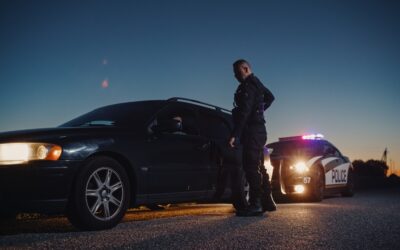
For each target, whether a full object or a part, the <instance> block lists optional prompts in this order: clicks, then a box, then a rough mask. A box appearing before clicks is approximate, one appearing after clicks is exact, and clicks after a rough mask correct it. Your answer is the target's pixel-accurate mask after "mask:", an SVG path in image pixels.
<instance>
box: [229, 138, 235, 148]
mask: <svg viewBox="0 0 400 250" xmlns="http://www.w3.org/2000/svg"><path fill="white" fill-rule="evenodd" d="M229 145H231V147H232V148H234V147H235V137H231V139H230V140H229Z"/></svg>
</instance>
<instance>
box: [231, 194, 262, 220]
mask: <svg viewBox="0 0 400 250" xmlns="http://www.w3.org/2000/svg"><path fill="white" fill-rule="evenodd" d="M251 193H253V195H251ZM250 196H251V197H250V206H248V207H247V208H246V209H245V210H241V211H237V212H236V215H237V216H243V217H250V216H261V215H263V214H264V211H263V207H262V205H261V198H260V196H259V195H254V192H251V191H250Z"/></svg>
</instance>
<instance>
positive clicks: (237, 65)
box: [233, 59, 252, 82]
mask: <svg viewBox="0 0 400 250" xmlns="http://www.w3.org/2000/svg"><path fill="white" fill-rule="evenodd" d="M233 73H234V74H235V78H236V79H237V80H238V81H239V82H243V81H244V80H245V79H246V78H247V77H248V76H249V75H251V73H252V72H251V67H250V63H248V62H247V61H246V60H244V59H239V60H237V61H236V62H234V63H233Z"/></svg>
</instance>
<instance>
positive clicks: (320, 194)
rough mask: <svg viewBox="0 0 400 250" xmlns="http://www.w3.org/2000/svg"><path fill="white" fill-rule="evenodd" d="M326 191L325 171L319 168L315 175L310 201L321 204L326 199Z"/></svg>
mask: <svg viewBox="0 0 400 250" xmlns="http://www.w3.org/2000/svg"><path fill="white" fill-rule="evenodd" d="M324 189H325V171H324V170H323V168H322V167H318V169H317V170H316V171H315V174H314V180H313V181H312V183H311V190H310V200H311V201H314V202H320V201H322V199H323V198H324Z"/></svg>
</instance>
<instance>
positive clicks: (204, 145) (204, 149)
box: [197, 142, 211, 151]
mask: <svg viewBox="0 0 400 250" xmlns="http://www.w3.org/2000/svg"><path fill="white" fill-rule="evenodd" d="M210 145H211V143H210V142H206V143H204V144H201V145H200V146H198V147H197V149H198V150H200V151H206V150H207V149H209V148H210Z"/></svg>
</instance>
